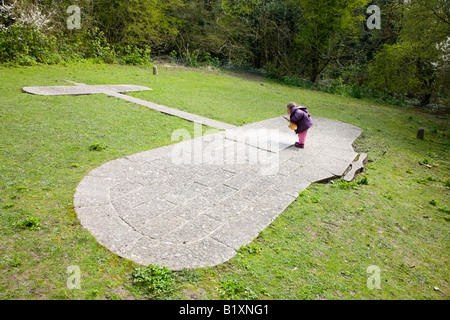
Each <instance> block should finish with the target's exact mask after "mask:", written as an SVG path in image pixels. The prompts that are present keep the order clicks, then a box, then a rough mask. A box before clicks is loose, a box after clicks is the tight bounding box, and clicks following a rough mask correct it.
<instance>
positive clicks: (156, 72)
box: [153, 66, 158, 76]
mask: <svg viewBox="0 0 450 320" xmlns="http://www.w3.org/2000/svg"><path fill="white" fill-rule="evenodd" d="M153 74H154V75H155V76H157V75H158V67H157V66H153Z"/></svg>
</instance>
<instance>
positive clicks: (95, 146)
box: [89, 142, 108, 151]
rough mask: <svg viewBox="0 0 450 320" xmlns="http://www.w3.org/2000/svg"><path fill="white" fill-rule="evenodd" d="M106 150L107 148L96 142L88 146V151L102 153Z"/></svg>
mask: <svg viewBox="0 0 450 320" xmlns="http://www.w3.org/2000/svg"><path fill="white" fill-rule="evenodd" d="M106 148H108V147H107V146H105V145H104V144H102V143H98V142H96V143H93V144H91V145H90V146H89V151H103V150H105V149H106Z"/></svg>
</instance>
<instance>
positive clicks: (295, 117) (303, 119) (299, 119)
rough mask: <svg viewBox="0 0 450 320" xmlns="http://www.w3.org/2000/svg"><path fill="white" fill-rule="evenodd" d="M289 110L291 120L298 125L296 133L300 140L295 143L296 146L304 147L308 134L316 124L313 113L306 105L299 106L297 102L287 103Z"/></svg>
mask: <svg viewBox="0 0 450 320" xmlns="http://www.w3.org/2000/svg"><path fill="white" fill-rule="evenodd" d="M287 112H288V114H289V115H290V121H291V122H292V123H295V125H296V126H297V129H296V130H295V133H297V134H298V142H296V143H295V146H296V147H297V148H301V149H303V148H304V147H305V140H306V134H307V133H308V130H309V129H310V128H311V127H312V126H313V125H314V122H313V120H312V118H311V115H310V114H309V113H308V109H307V108H306V107H302V106H299V105H297V104H296V103H295V102H291V103H289V104H288V105H287Z"/></svg>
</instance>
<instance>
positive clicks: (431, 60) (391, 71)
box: [371, 0, 450, 106]
mask: <svg viewBox="0 0 450 320" xmlns="http://www.w3.org/2000/svg"><path fill="white" fill-rule="evenodd" d="M449 35H450V3H449V2H448V1H446V0H416V1H411V2H408V3H406V9H405V10H404V18H403V26H402V29H401V32H400V35H399V39H398V41H397V42H396V43H395V44H392V45H386V46H385V47H383V49H382V50H381V51H380V52H379V53H378V54H377V55H376V58H375V60H374V62H373V64H372V67H371V83H372V85H373V86H375V87H377V88H380V89H387V90H389V91H391V92H393V93H397V94H404V95H408V96H410V97H414V98H417V99H419V102H420V104H421V105H422V106H425V105H428V104H429V103H430V102H431V101H432V98H433V97H434V98H435V100H436V101H438V100H445V99H448V96H449V95H450V92H449V86H448V83H447V84H445V82H446V79H448V78H449V75H448V72H449V58H448V43H449V42H450V40H449V39H450V38H449Z"/></svg>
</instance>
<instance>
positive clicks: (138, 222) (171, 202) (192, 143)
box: [26, 85, 362, 270]
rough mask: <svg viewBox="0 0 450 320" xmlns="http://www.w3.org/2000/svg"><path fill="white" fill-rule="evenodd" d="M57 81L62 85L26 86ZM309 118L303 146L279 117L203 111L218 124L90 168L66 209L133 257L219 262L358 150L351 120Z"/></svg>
mask: <svg viewBox="0 0 450 320" xmlns="http://www.w3.org/2000/svg"><path fill="white" fill-rule="evenodd" d="M80 86H81V87H82V88H81V89H80V92H84V93H83V94H89V93H86V92H91V93H92V92H95V93H105V94H109V95H113V96H116V95H119V96H118V97H120V98H122V96H125V95H122V94H121V93H119V92H123V91H124V89H127V90H126V91H128V89H130V90H133V89H139V88H138V87H136V88H132V87H128V86H102V87H96V88H95V87H94V88H93V87H92V86H89V90H87V88H85V87H84V86H83V85H80ZM91 89H92V90H91ZM64 90H66V91H65V92H68V91H67V89H59V88H57V89H55V88H52V89H49V88H44V89H39V90H38V89H27V90H26V91H27V92H32V93H36V92H37V93H39V92H44V93H50V94H51V93H59V92H63V91H64ZM70 90H73V89H70ZM70 90H69V91H70ZM74 91H75V90H74ZM125 97H127V96H125ZM130 98H131V97H130ZM131 100H132V102H135V103H139V104H143V103H142V102H141V101H139V102H137V101H136V100H134V98H133V99H131ZM138 100H139V99H138ZM148 104H149V106H150V105H153V104H152V103H150V102H148ZM164 108H167V107H164ZM164 108H163V109H164ZM168 109H170V108H168ZM157 110H158V109H157ZM164 110H165V109H164ZM162 112H164V111H162ZM177 112H178V111H177V110H174V111H173V113H174V114H175V115H177ZM192 116H193V117H194V118H195V117H196V116H195V115H192ZM189 117H190V116H189ZM202 119H204V118H201V117H199V118H195V121H194V122H198V123H201V120H202ZM207 120H208V119H207ZM209 120H210V119H209ZM314 120H315V123H316V125H315V126H314V127H313V128H312V129H310V131H309V133H308V138H307V142H306V147H305V149H297V148H295V147H293V146H292V144H293V143H294V142H295V141H296V135H295V133H293V132H292V131H291V130H290V129H289V128H288V127H287V123H286V121H285V120H284V119H283V118H281V117H277V118H274V119H268V120H265V121H261V122H257V123H253V124H249V125H246V126H243V127H239V128H236V127H234V126H231V125H227V124H223V123H221V122H216V121H215V120H212V121H206V122H207V123H208V125H212V126H213V127H214V125H213V124H216V125H217V127H219V128H221V129H226V130H225V131H221V132H217V133H214V134H209V135H205V136H201V137H197V138H194V139H190V140H186V141H182V142H178V143H176V144H173V145H170V146H165V147H161V148H157V149H153V150H149V151H145V152H142V153H139V154H134V155H130V156H127V157H125V158H121V159H116V160H113V161H110V162H108V163H105V164H103V165H102V166H100V167H98V168H96V169H94V170H93V171H92V172H90V173H89V174H88V175H87V176H86V177H85V178H84V179H83V180H82V181H81V182H80V184H79V185H78V187H77V189H76V193H75V196H74V206H75V211H76V213H77V215H78V217H79V219H80V221H81V224H82V226H83V227H85V228H86V229H88V230H89V231H90V232H91V233H92V235H93V236H94V237H95V238H96V239H97V241H98V242H99V243H100V244H101V245H103V246H105V247H106V248H107V249H109V250H110V251H112V252H114V253H115V254H117V255H119V256H121V257H123V258H126V259H129V260H132V261H135V262H136V263H139V264H142V265H148V264H158V265H163V266H167V267H169V268H170V269H173V270H180V269H184V268H197V267H206V266H214V265H217V264H220V263H223V262H225V261H227V260H229V259H230V258H232V257H233V256H234V255H235V254H236V253H237V250H238V249H239V248H240V247H242V246H244V245H246V244H248V243H250V242H251V241H253V239H255V237H257V235H258V234H259V232H261V231H262V230H264V229H265V228H266V227H267V226H269V224H270V223H271V222H272V221H273V220H274V219H276V218H277V216H278V215H279V214H280V213H282V212H283V211H284V210H285V209H286V208H287V207H288V206H289V205H290V204H291V203H292V202H293V201H294V200H295V199H296V198H297V197H298V194H299V192H301V191H303V190H304V189H305V188H307V187H308V186H309V185H310V184H311V183H313V182H317V181H322V180H327V179H331V178H335V177H341V176H343V175H344V173H346V172H347V171H348V167H349V165H350V164H351V163H352V162H353V161H354V160H355V158H357V156H358V154H357V153H356V152H355V151H354V150H353V147H352V143H353V141H354V140H355V139H356V138H357V137H358V136H359V135H360V134H361V133H362V130H361V129H360V128H358V127H355V126H353V125H349V124H345V123H342V122H339V121H333V120H328V119H323V118H317V117H314ZM190 121H193V120H192V118H191V120H190Z"/></svg>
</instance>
